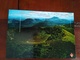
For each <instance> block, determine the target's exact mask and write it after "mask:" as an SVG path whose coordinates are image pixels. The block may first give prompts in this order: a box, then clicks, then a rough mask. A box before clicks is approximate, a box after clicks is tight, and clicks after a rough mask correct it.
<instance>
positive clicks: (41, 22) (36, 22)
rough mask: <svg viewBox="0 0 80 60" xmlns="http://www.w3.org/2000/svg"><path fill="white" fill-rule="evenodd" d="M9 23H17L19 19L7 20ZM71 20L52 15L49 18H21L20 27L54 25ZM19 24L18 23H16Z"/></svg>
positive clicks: (67, 22) (71, 21) (68, 22)
mask: <svg viewBox="0 0 80 60" xmlns="http://www.w3.org/2000/svg"><path fill="white" fill-rule="evenodd" d="M9 21H10V22H9V23H12V24H13V25H18V24H19V23H20V20H15V19H14V20H9ZM71 23H73V20H67V19H60V18H58V17H52V18H49V19H41V18H39V19H37V18H27V19H25V20H21V26H22V27H33V26H54V25H63V24H71ZM18 26H19V25H18Z"/></svg>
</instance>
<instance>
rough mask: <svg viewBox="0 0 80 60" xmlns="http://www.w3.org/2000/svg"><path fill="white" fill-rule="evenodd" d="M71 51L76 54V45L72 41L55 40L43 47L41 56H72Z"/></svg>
mask: <svg viewBox="0 0 80 60" xmlns="http://www.w3.org/2000/svg"><path fill="white" fill-rule="evenodd" d="M70 53H73V54H74V55H75V46H74V44H73V43H71V42H63V41H55V42H53V44H50V46H48V47H45V46H43V47H42V48H41V55H40V57H41V58H53V57H55V58H70Z"/></svg>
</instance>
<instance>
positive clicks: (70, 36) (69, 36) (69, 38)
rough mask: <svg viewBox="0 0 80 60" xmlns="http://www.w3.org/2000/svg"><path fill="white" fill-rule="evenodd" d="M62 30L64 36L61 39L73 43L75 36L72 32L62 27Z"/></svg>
mask: <svg viewBox="0 0 80 60" xmlns="http://www.w3.org/2000/svg"><path fill="white" fill-rule="evenodd" d="M63 32H64V33H65V36H64V37H63V39H62V40H63V41H66V42H68V41H70V42H72V43H74V44H75V36H74V35H73V34H72V33H70V32H68V31H66V30H65V29H63Z"/></svg>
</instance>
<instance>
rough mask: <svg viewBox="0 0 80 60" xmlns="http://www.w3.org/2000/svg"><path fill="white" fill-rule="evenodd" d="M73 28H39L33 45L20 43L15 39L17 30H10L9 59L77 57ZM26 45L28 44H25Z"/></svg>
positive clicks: (63, 26)
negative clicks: (72, 55)
mask: <svg viewBox="0 0 80 60" xmlns="http://www.w3.org/2000/svg"><path fill="white" fill-rule="evenodd" d="M73 29H74V28H73V27H70V26H68V25H62V26H52V27H39V28H38V32H36V33H35V34H34V36H33V39H34V41H33V42H32V43H31V42H30V41H27V42H30V43H27V42H24V43H20V42H17V40H15V39H14V36H15V31H16V29H9V30H8V36H7V57H8V58H69V57H70V53H73V54H74V57H75V37H74V31H73ZM25 43H26V44H25Z"/></svg>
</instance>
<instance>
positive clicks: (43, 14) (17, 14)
mask: <svg viewBox="0 0 80 60" xmlns="http://www.w3.org/2000/svg"><path fill="white" fill-rule="evenodd" d="M52 17H58V18H61V19H68V20H70V19H71V20H74V13H69V12H48V11H31V10H9V15H8V18H9V19H10V18H12V19H16V18H18V19H19V18H21V19H26V18H52Z"/></svg>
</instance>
